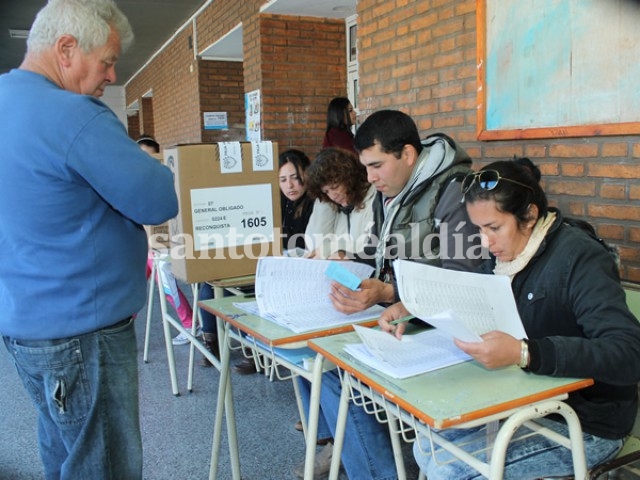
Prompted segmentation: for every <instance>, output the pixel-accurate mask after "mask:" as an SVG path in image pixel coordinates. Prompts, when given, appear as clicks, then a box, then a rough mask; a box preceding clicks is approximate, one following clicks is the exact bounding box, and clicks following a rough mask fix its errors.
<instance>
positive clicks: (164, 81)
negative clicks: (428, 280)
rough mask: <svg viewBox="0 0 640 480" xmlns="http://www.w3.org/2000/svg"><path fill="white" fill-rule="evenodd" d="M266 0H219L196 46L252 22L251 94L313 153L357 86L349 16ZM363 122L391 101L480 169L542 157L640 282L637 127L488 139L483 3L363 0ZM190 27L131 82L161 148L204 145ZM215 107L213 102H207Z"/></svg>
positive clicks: (564, 205) (275, 135)
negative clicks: (613, 132) (482, 119)
mask: <svg viewBox="0 0 640 480" xmlns="http://www.w3.org/2000/svg"><path fill="white" fill-rule="evenodd" d="M262 3H263V2H262V1H261V0H249V1H244V2H238V1H235V0H234V1H232V0H220V1H216V2H215V3H214V4H212V5H211V7H209V8H208V9H207V10H206V11H205V12H203V14H202V15H200V16H199V17H198V19H197V20H196V23H197V30H198V31H197V37H196V38H197V42H198V45H196V48H197V51H200V50H201V49H202V48H205V47H206V46H208V45H211V44H212V43H214V42H215V41H216V40H217V39H219V38H221V37H222V36H224V35H225V34H226V33H227V32H229V31H230V30H232V29H233V28H235V27H236V26H237V25H238V24H239V23H242V28H243V44H244V62H243V77H244V79H243V80H244V82H243V83H244V92H250V91H252V90H256V89H260V90H261V93H262V102H263V105H262V112H263V137H264V138H265V139H270V140H276V141H278V143H280V145H281V150H282V149H283V148H288V147H298V148H302V149H303V150H305V151H306V152H307V153H308V154H309V155H310V156H312V157H313V155H314V154H315V153H316V152H317V149H319V147H320V142H321V138H322V132H323V130H324V121H325V116H326V105H327V104H328V102H329V100H330V99H331V98H332V97H334V96H337V95H345V93H346V73H345V71H346V69H345V63H346V62H345V59H344V56H345V45H344V41H345V38H344V36H345V35H344V23H343V22H342V21H332V20H325V19H316V18H313V19H311V18H301V17H287V16H275V15H267V14H260V13H259V7H260V5H261V4H262ZM357 9H358V58H359V75H360V79H359V85H360V93H359V96H358V106H359V109H360V114H361V115H360V119H359V120H363V119H364V118H366V116H367V115H368V114H369V113H371V112H372V111H375V110H378V109H381V108H397V109H400V110H403V111H405V112H407V113H408V114H410V115H411V116H412V117H413V118H414V119H415V120H416V122H417V124H418V127H419V129H420V130H421V132H422V133H423V134H424V135H426V134H428V133H432V132H435V131H444V132H446V133H448V134H450V135H451V136H452V137H454V138H455V139H456V140H458V141H459V142H460V143H461V144H462V145H463V146H464V147H465V148H466V149H467V151H468V152H469V154H470V155H471V156H472V158H474V160H475V165H476V167H480V166H482V165H484V164H486V163H488V162H491V161H494V160H499V159H508V158H511V157H512V156H513V155H526V156H529V157H530V158H532V159H533V160H534V161H535V162H536V163H537V164H538V165H539V166H540V168H541V170H542V172H543V174H544V187H545V188H546V190H547V191H548V193H549V197H550V202H551V204H552V205H556V206H559V207H560V208H561V209H563V210H564V211H565V212H566V213H567V214H571V215H575V216H579V217H583V218H586V219H587V220H589V221H591V223H593V224H594V225H595V227H596V229H597V231H598V233H599V234H600V235H601V236H602V237H604V238H605V239H606V240H608V241H610V242H611V243H613V244H615V245H617V246H618V247H619V249H620V251H621V257H622V269H621V274H622V277H623V278H625V279H627V280H631V281H635V282H640V205H639V203H638V200H640V185H639V182H638V178H639V177H640V141H638V140H637V138H636V137H632V136H617V137H615V136H611V137H587V138H561V139H535V140H500V141H492V142H481V141H478V140H477V134H476V129H477V108H476V106H477V98H476V92H477V88H478V82H477V79H476V71H477V70H476V47H477V45H476V44H477V42H476V0H416V1H412V2H408V1H407V0H388V1H385V2H381V1H379V0H358V4H357ZM189 36H192V37H193V31H192V28H191V26H189V27H187V28H186V29H185V31H183V32H181V33H180V34H178V35H177V36H176V38H175V40H174V41H173V42H172V43H171V44H170V45H169V46H168V47H167V48H166V49H165V51H163V52H162V53H161V54H159V55H158V56H157V57H156V58H155V59H154V60H153V61H152V62H151V64H150V65H149V66H148V68H146V69H145V70H144V71H143V72H141V73H140V74H139V75H138V76H137V77H136V78H134V79H133V80H132V81H131V82H130V83H129V85H128V86H127V91H126V95H127V105H129V104H130V103H132V102H133V101H134V100H136V99H140V98H141V96H142V94H144V93H145V92H146V91H148V90H149V89H150V88H152V89H153V110H154V112H153V115H154V127H155V134H156V137H157V138H158V141H159V142H160V143H161V145H163V146H165V145H168V144H172V143H178V142H200V141H202V140H203V138H205V137H206V138H209V137H207V136H206V135H208V134H203V131H202V111H203V110H202V109H203V108H205V106H206V105H208V103H207V102H208V101H204V102H203V99H202V98H201V96H202V92H201V91H200V84H201V83H202V81H203V80H202V79H203V75H205V76H206V72H204V71H200V70H201V69H203V68H207V69H208V68H209V66H208V65H207V66H206V67H205V66H203V65H202V64H201V63H199V62H198V61H196V60H194V53H193V50H190V49H189V48H188V37H189ZM206 108H209V107H208V106H206Z"/></svg>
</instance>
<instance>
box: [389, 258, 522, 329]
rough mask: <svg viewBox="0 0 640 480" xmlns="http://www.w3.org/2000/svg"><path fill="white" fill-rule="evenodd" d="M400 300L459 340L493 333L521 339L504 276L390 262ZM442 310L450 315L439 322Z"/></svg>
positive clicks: (515, 308) (509, 286)
mask: <svg viewBox="0 0 640 480" xmlns="http://www.w3.org/2000/svg"><path fill="white" fill-rule="evenodd" d="M394 270H395V274H396V280H397V282H398V291H399V293H400V299H401V300H402V303H403V304H404V306H405V307H406V308H407V310H409V312H411V314H412V315H414V316H416V317H418V318H420V319H422V320H424V321H425V322H428V323H430V324H431V325H433V326H434V327H437V328H439V329H442V330H444V331H446V332H448V333H449V334H450V335H452V336H454V337H456V338H459V339H461V340H465V341H479V335H482V334H484V333H487V332H489V331H492V330H499V331H502V332H505V333H508V334H509V335H511V336H513V337H514V338H527V334H526V332H525V330H524V327H523V326H522V321H521V320H520V315H519V314H518V309H517V307H516V302H515V300H514V298H513V292H512V291H511V284H510V282H509V279H508V277H506V276H503V275H483V274H478V273H469V272H457V271H454V270H447V269H444V268H438V267H432V266H430V265H425V264H420V263H417V262H411V261H407V260H396V261H395V262H394ZM443 312H450V314H449V315H448V317H447V316H445V317H443V318H440V314H442V313H443Z"/></svg>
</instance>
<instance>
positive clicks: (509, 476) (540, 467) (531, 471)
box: [413, 418, 623, 480]
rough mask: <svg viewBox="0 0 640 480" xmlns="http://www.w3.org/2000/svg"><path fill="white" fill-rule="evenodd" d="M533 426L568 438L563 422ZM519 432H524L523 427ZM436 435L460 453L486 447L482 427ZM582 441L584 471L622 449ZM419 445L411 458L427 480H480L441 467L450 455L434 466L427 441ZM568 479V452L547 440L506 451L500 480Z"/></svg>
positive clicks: (456, 464)
mask: <svg viewBox="0 0 640 480" xmlns="http://www.w3.org/2000/svg"><path fill="white" fill-rule="evenodd" d="M536 422H537V423H540V424H542V425H544V426H545V427H548V428H550V429H551V430H554V431H556V432H558V433H560V434H562V435H565V436H568V428H567V425H566V423H564V421H553V420H550V419H549V418H539V419H537V420H536ZM521 428H524V429H526V427H521ZM439 433H440V435H442V436H443V437H444V438H446V439H447V440H449V441H450V442H453V443H456V444H460V445H461V447H462V448H463V449H464V450H466V451H469V452H472V451H474V450H477V449H479V448H482V447H484V446H485V445H486V431H485V428H484V427H482V426H481V427H476V428H469V429H451V430H445V431H441V432H439ZM517 435H518V433H516V434H515V435H514V438H516V437H517ZM583 438H584V448H585V454H586V458H587V468H593V467H594V466H596V465H599V464H601V463H603V462H605V461H607V460H609V459H610V458H613V457H614V456H615V455H616V454H617V453H618V451H619V450H620V448H622V443H623V440H622V439H620V440H608V439H605V438H601V437H596V436H594V435H590V434H588V433H585V434H583ZM419 442H420V444H418V442H416V443H415V444H414V445H413V455H414V457H415V459H416V462H418V465H419V466H420V470H422V471H423V472H424V473H426V475H427V478H428V479H429V480H450V479H452V478H455V479H456V480H471V479H480V478H484V477H483V476H482V475H480V473H478V472H477V471H476V470H475V469H473V468H471V467H470V466H469V465H467V464H466V463H463V462H461V461H459V460H456V461H453V462H451V463H446V464H444V463H445V462H447V461H450V460H451V459H452V458H453V457H452V455H451V454H449V453H448V452H445V451H438V452H437V453H436V460H437V463H436V462H435V461H434V460H433V458H432V455H431V449H430V447H429V440H428V438H427V437H424V436H422V435H420V436H419ZM463 445H464V446H463ZM420 447H422V448H420ZM479 458H480V459H481V460H483V461H486V456H485V454H484V453H482V454H480V455H479ZM570 475H573V461H572V459H571V451H570V450H569V449H568V448H565V447H563V446H561V445H558V444H557V443H555V442H553V441H551V440H548V439H547V438H546V437H542V436H540V435H533V436H530V437H527V438H526V439H523V440H518V441H514V442H513V443H511V444H510V445H509V447H508V448H507V455H506V458H505V468H504V477H503V478H504V479H505V480H527V479H536V478H543V477H560V476H570Z"/></svg>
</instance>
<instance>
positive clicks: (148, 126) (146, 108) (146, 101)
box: [140, 97, 156, 137]
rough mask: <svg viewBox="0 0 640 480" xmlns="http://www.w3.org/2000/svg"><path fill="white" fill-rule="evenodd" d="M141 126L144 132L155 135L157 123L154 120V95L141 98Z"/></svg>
mask: <svg viewBox="0 0 640 480" xmlns="http://www.w3.org/2000/svg"><path fill="white" fill-rule="evenodd" d="M140 100H141V101H140V121H141V123H140V128H141V129H142V133H145V134H147V135H151V136H152V137H155V131H156V129H155V123H154V121H153V97H144V98H142V99H140Z"/></svg>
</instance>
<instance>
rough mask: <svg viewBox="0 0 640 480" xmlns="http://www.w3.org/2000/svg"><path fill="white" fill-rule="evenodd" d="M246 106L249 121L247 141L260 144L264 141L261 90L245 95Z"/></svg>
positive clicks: (246, 116)
mask: <svg viewBox="0 0 640 480" xmlns="http://www.w3.org/2000/svg"><path fill="white" fill-rule="evenodd" d="M244 104H245V111H246V115H245V118H246V119H247V120H246V122H247V124H246V127H247V141H248V142H260V141H262V121H261V116H262V115H261V111H260V90H254V91H253V92H249V93H245V95H244Z"/></svg>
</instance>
